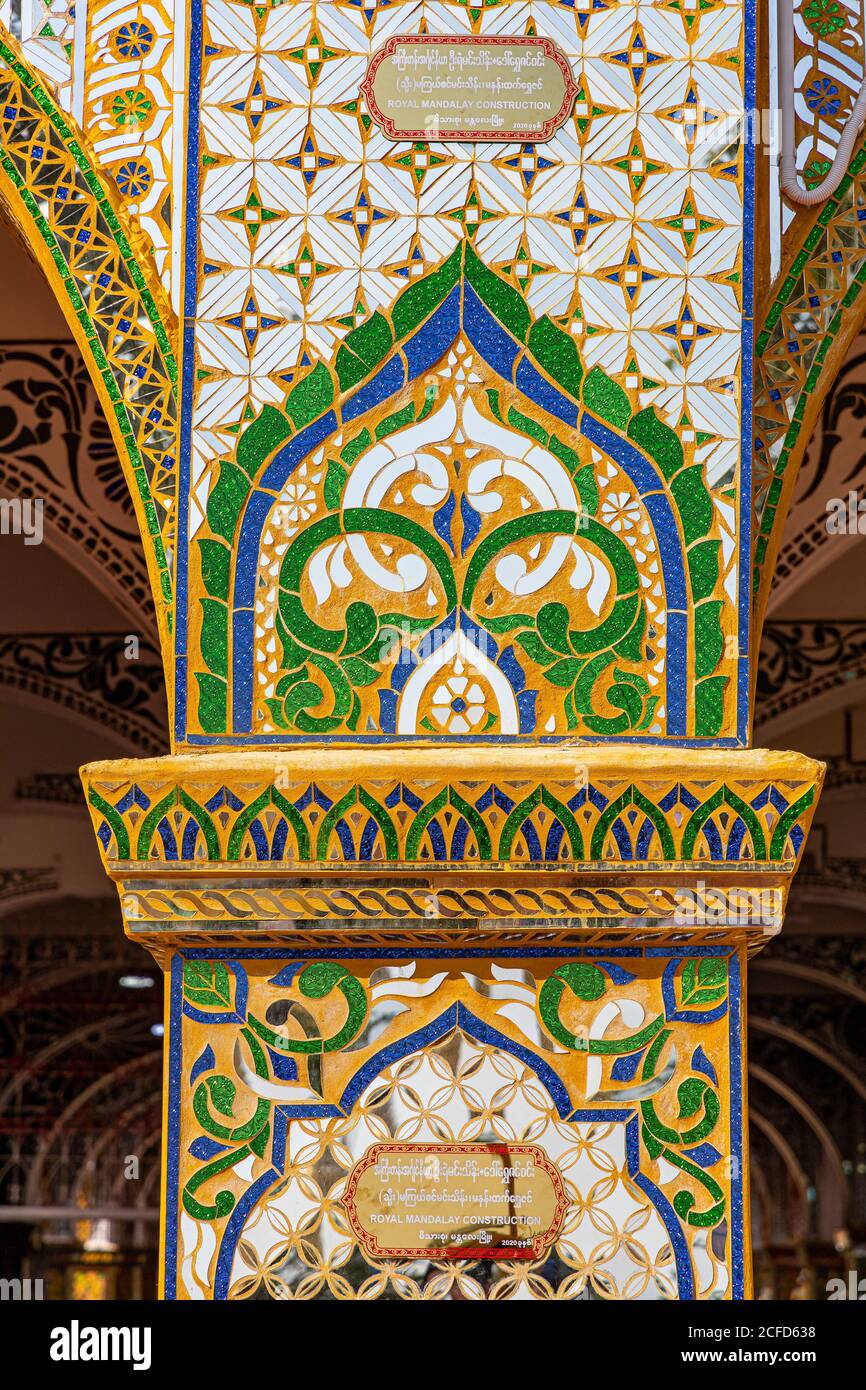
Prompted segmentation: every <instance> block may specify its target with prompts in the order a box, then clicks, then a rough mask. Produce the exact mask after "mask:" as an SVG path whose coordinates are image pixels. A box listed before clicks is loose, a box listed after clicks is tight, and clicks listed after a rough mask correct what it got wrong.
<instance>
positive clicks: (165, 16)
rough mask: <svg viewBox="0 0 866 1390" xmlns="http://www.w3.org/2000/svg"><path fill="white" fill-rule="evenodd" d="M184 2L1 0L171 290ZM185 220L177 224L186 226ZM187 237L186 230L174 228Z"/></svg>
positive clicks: (14, 32) (24, 48) (1, 17)
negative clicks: (178, 58) (179, 54)
mask: <svg viewBox="0 0 866 1390" xmlns="http://www.w3.org/2000/svg"><path fill="white" fill-rule="evenodd" d="M184 19H185V6H184V5H182V4H179V3H174V0H142V3H138V0H89V3H84V4H81V3H79V4H74V3H71V0H0V23H2V24H4V25H5V26H6V28H7V29H8V30H9V33H10V35H11V37H12V38H13V39H14V40H16V41H17V43H18V47H19V51H20V53H21V54H22V56H23V57H24V59H25V61H26V62H27V63H28V64H29V65H30V66H31V68H32V69H33V71H34V72H35V73H37V74H38V76H39V78H40V79H41V80H44V81H46V82H47V84H48V86H49V88H50V89H51V91H52V95H53V98H54V100H55V101H56V103H57V105H58V107H59V109H60V110H61V111H63V112H64V113H65V114H66V115H68V116H71V117H72V118H73V120H74V121H75V122H76V123H77V124H78V126H79V127H80V128H81V130H82V131H83V133H84V135H85V137H86V139H87V142H88V145H89V147H90V149H91V151H92V153H93V156H94V159H95V162H96V164H97V166H98V167H99V169H100V173H101V176H102V177H103V178H104V179H107V180H108V181H110V183H111V184H112V186H113V187H115V188H116V189H117V192H118V194H119V197H120V200H121V202H122V203H123V205H124V212H125V215H126V216H127V218H128V220H129V222H130V224H131V226H133V227H134V228H135V231H136V233H137V235H138V237H139V238H140V240H141V242H142V244H143V245H144V246H146V248H147V251H148V252H149V253H150V254H151V255H152V257H153V263H154V266H155V268H156V272H157V274H158V275H159V277H160V278H161V280H162V283H163V285H164V287H165V289H166V291H167V292H168V293H169V295H170V294H171V292H172V289H173V288H174V285H173V280H174V278H175V277H174V275H173V270H174V267H173V265H172V209H171V201H172V166H173V144H174V142H175V140H176V139H179V138H180V136H181V135H182V119H181V120H179V122H178V124H177V126H176V127H175V126H174V122H173V117H174V116H175V115H178V116H180V115H181V113H182V108H183V81H184V77H183V67H182V65H181V66H180V67H176V65H175V55H174V47H175V42H176V40H179V41H180V42H179V49H180V51H181V52H182V49H183V43H182V40H183V26H184ZM178 230H179V229H178ZM175 241H179V238H175Z"/></svg>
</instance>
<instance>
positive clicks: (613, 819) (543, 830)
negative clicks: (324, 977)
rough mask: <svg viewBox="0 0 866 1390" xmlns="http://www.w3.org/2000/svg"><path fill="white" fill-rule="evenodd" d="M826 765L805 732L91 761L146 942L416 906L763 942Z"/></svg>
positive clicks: (499, 918) (445, 915)
mask: <svg viewBox="0 0 866 1390" xmlns="http://www.w3.org/2000/svg"><path fill="white" fill-rule="evenodd" d="M823 774H824V768H823V765H822V764H820V763H816V762H813V761H812V760H811V759H809V758H806V757H803V756H801V755H800V754H796V753H778V752H764V751H760V750H747V751H742V752H740V751H737V752H733V751H730V750H718V751H716V750H701V751H695V750H691V751H690V752H688V753H684V752H683V751H682V750H676V749H661V748H658V749H647V748H644V749H635V748H628V749H619V748H612V747H609V746H607V747H603V748H602V747H586V746H583V745H580V746H563V745H558V746H556V747H537V748H534V749H532V750H529V749H526V750H524V749H514V748H508V749H503V748H499V747H496V746H481V747H479V746H473V747H471V748H466V749H458V748H454V747H425V748H415V749H402V748H401V749H400V751H399V753H395V750H394V749H390V748H379V749H364V750H358V749H349V748H344V749H334V748H332V749H329V750H323V749H320V748H317V749H293V750H288V751H282V752H278V753H259V752H251V751H243V752H235V751H226V752H219V753H210V754H202V755H193V756H184V757H166V758H157V759H152V760H148V761H122V762H102V763H91V764H89V765H88V766H87V767H85V768H83V769H82V781H83V784H84V789H85V795H86V798H87V802H88V807H89V810H90V815H91V818H92V820H93V825H94V830H95V831H96V835H97V839H98V841H99V845H100V851H101V854H102V859H103V863H104V865H105V869H106V872H107V873H108V875H109V876H110V877H111V878H112V879H113V880H114V881H115V882H116V883H117V885H118V889H119V891H120V896H121V904H122V907H123V913H124V919H125V923H126V927H127V931H128V932H129V934H130V935H132V936H134V937H136V938H137V939H139V940H143V941H144V942H145V943H146V944H148V945H150V946H151V948H152V949H155V948H157V947H158V946H162V945H167V944H170V942H171V939H172V938H175V939H177V938H179V937H183V938H184V939H186V940H188V939H189V938H190V937H195V938H196V940H197V941H203V940H204V941H207V942H208V943H210V942H214V943H221V944H230V943H232V942H234V941H238V940H244V941H246V942H249V940H250V937H251V936H254V937H255V939H256V941H257V942H262V941H263V940H267V939H268V938H269V937H274V938H275V939H278V940H279V941H280V943H281V944H286V942H287V938H291V937H293V936H303V937H304V938H305V939H306V940H307V941H309V939H310V934H311V933H312V934H313V936H314V937H315V939H316V941H317V942H318V941H321V942H322V944H323V945H325V944H326V943H327V942H329V941H330V940H331V939H332V938H333V939H334V940H335V941H337V942H339V941H340V940H342V941H343V942H345V940H346V935H347V933H350V934H351V936H352V939H353V941H355V942H356V943H357V940H358V936H359V934H361V936H362V938H363V940H364V941H368V940H369V943H370V944H371V945H375V944H378V943H379V942H382V941H384V940H387V939H388V937H389V935H390V936H393V935H394V933H395V930H396V929H398V928H399V932H400V939H401V942H402V941H405V940H406V937H407V929H408V928H409V927H410V926H411V930H410V935H411V936H412V937H413V938H418V941H419V943H420V942H421V941H426V942H428V943H429V942H430V941H431V940H434V939H435V940H436V941H440V940H441V939H442V937H443V935H447V936H448V937H449V938H450V937H452V936H453V935H454V934H459V935H461V936H462V937H463V938H464V939H465V937H466V932H467V930H468V929H471V930H472V932H473V938H474V937H475V936H476V935H477V934H478V933H481V935H482V937H483V938H484V939H485V940H486V939H488V938H490V937H495V939H496V940H497V941H499V942H500V943H502V942H503V941H504V940H509V941H510V940H516V939H517V937H518V936H519V934H520V933H521V931H522V932H524V933H526V932H531V935H532V938H533V940H534V941H535V942H536V943H537V942H538V940H539V934H540V933H541V934H542V935H544V936H545V938H546V936H547V935H548V934H549V936H550V940H551V944H555V941H557V940H559V939H561V937H562V936H563V933H567V932H569V931H570V932H574V931H575V930H579V931H580V932H581V936H582V937H583V936H585V935H586V933H587V931H588V930H589V931H592V932H593V933H594V934H595V935H597V936H598V935H599V934H600V939H604V940H605V941H612V940H613V939H614V938H617V939H620V940H621V939H622V937H623V934H624V933H627V934H628V935H629V937H630V938H631V937H634V936H635V935H636V934H640V935H641V936H642V937H643V938H645V937H646V935H647V933H648V932H649V933H650V934H651V935H652V937H653V939H654V940H656V939H657V940H658V942H659V944H662V943H663V941H664V938H665V936H667V937H670V936H671V935H672V934H673V935H674V936H675V935H676V933H677V932H679V933H680V939H682V932H683V930H684V929H686V931H687V932H688V934H689V935H692V934H693V929H694V928H699V929H700V933H701V935H702V936H704V935H706V934H708V933H712V934H713V937H716V936H719V935H722V936H726V937H729V936H730V935H731V934H732V932H735V933H737V934H740V935H746V936H747V937H748V938H749V939H750V941H752V942H753V944H756V945H757V944H760V942H761V941H763V940H765V939H766V938H767V937H768V936H771V935H774V934H775V932H777V931H778V930H779V928H780V927H781V922H782V917H783V915H784V905H785V900H786V898H787V893H788V888H789V886H790V883H791V880H792V878H793V875H794V873H795V871H796V868H797V864H798V862H799V859H800V854H801V851H802V847H803V844H804V843H805V839H806V836H807V834H808V830H809V825H810V823H811V820H812V815H813V812H814V808H815V804H816V802H817V798H818V795H819V794H820V790H821V784H822V780H823ZM325 869H327V874H325V873H323V872H322V871H323V870H325ZM659 933H661V935H659Z"/></svg>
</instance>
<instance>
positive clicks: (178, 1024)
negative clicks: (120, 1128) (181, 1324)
mask: <svg viewBox="0 0 866 1390" xmlns="http://www.w3.org/2000/svg"><path fill="white" fill-rule="evenodd" d="M168 984H169V990H170V994H169V1013H168V1078H167V1081H168V1117H167V1122H168V1134H167V1136H166V1141H167V1142H166V1165H165V1167H166V1171H165V1176H164V1178H163V1181H164V1183H165V1296H166V1298H176V1297H177V1237H178V1199H179V1197H180V1191H179V1189H180V1083H181V1077H182V1075H183V1012H182V1011H183V957H182V955H181V953H180V952H176V953H175V955H173V956H172V960H171V974H170V977H169V982H168Z"/></svg>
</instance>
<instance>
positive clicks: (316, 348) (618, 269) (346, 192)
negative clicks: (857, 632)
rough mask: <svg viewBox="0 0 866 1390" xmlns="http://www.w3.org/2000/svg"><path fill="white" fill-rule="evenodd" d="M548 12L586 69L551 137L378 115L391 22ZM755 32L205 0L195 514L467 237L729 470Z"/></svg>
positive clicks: (484, 14) (609, 14)
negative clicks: (367, 96) (310, 381)
mask: <svg viewBox="0 0 866 1390" xmlns="http://www.w3.org/2000/svg"><path fill="white" fill-rule="evenodd" d="M533 29H534V31H535V32H536V33H538V34H539V35H546V36H548V37H550V38H552V39H553V40H554V41H555V42H556V43H557V44H558V45H559V46H560V48H561V49H562V50H563V52H564V53H565V54H566V55H567V57H568V59H569V62H570V63H571V66H572V70H573V72H574V74H575V79H576V80H577V81H578V84H579V87H580V92H579V95H578V99H577V102H576V105H575V110H574V113H573V115H572V117H571V118H570V119H569V121H568V122H566V124H565V125H564V126H563V127H562V128H561V130H560V131H559V132H558V133H557V134H556V135H555V136H554V137H553V139H551V140H550V141H548V142H546V143H545V144H543V145H537V146H532V145H526V146H520V145H501V146H490V145H485V146H481V145H477V146H473V145H459V144H448V143H441V144H435V143H434V144H431V145H430V146H429V147H426V146H425V147H423V148H417V149H415V148H413V146H412V145H411V144H410V143H408V142H402V143H396V142H392V141H390V140H388V139H386V138H385V136H383V135H382V134H381V132H380V131H379V130H378V129H377V128H376V127H375V126H374V125H372V123H371V122H370V121H369V117H368V116H367V115H366V111H365V109H364V107H363V103H362V101H361V100H360V99H359V88H360V84H361V81H362V79H363V77H364V74H365V72H366V68H367V64H368V61H369V58H370V55H371V54H372V53H374V52H375V51H376V50H377V49H378V48H380V47H381V46H382V44H383V43H384V42H385V41H386V40H387V39H388V38H389V37H391V36H392V35H395V34H410V33H418V32H424V31H426V32H429V33H435V34H449V33H454V34H466V33H473V32H475V33H481V34H483V35H495V34H501V35H508V34H524V33H527V32H532V31H533ZM742 37H743V36H742V11H741V6H740V4H739V3H738V0H734V3H727V0H719V3H716V4H713V5H712V6H711V7H709V8H708V9H706V10H701V11H700V13H699V14H691V13H690V11H689V7H688V6H685V7H683V6H682V5H681V4H679V3H662V4H658V3H656V4H650V3H647V2H646V0H642V2H641V3H634V2H633V0H632V2H630V3H615V0H614V2H612V3H610V4H607V5H605V6H604V7H597V6H595V5H590V4H587V5H586V6H582V5H580V4H572V3H568V4H566V3H505V4H501V5H495V6H491V7H488V8H485V9H483V10H479V11H473V10H470V9H469V7H468V6H467V5H465V4H462V3H418V2H417V0H394V3H390V4H387V5H373V4H370V5H362V4H360V3H356V2H355V0H328V3H322V2H321V0H319V3H313V2H312V0H311V2H310V3H289V4H283V5H280V6H278V7H276V8H274V9H272V10H268V11H265V12H263V13H262V14H259V13H258V12H257V11H256V10H254V9H252V8H251V7H248V6H246V5H241V4H235V3H226V0H207V3H206V5H205V16H204V39H205V60H204V70H203V78H202V96H201V102H202V150H203V167H204V173H203V178H202V181H201V202H200V248H201V251H200V255H201V260H202V266H201V269H200V274H201V282H200V287H199V309H198V325H197V366H198V368H199V369H200V374H201V375H200V380H199V385H198V388H197V400H196V404H195V421H194V423H195V429H194V455H195V457H194V464H193V476H192V485H193V494H194V495H193V505H192V507H191V523H190V524H191V533H192V534H194V533H195V530H196V527H197V524H198V523H199V521H200V519H201V516H202V514H203V509H204V506H205V504H206V500H207V494H208V491H209V488H210V486H211V484H212V475H213V470H212V465H213V464H214V462H215V461H216V460H217V459H218V458H219V457H221V456H224V455H225V454H226V453H227V452H228V451H229V450H230V449H231V448H232V447H233V443H234V440H235V437H236V431H237V427H238V424H239V422H240V421H241V420H242V419H243V418H244V415H245V414H248V413H249V411H250V410H252V411H257V410H258V409H260V408H261V406H262V405H263V404H264V403H265V402H267V401H272V402H274V403H279V402H280V401H281V400H282V399H283V397H284V395H285V392H286V389H287V386H288V384H289V383H290V382H291V380H292V379H293V376H294V375H295V374H296V373H297V372H298V371H299V370H304V368H305V366H306V364H307V363H308V362H310V361H313V360H315V359H317V358H320V357H321V358H325V359H326V360H330V359H331V358H332V357H333V354H334V352H335V349H336V345H337V343H338V341H339V339H340V338H341V337H342V336H343V335H344V334H345V333H346V332H348V331H349V329H350V328H352V327H353V326H354V325H355V323H356V322H358V321H359V320H360V319H361V318H364V317H366V316H367V315H368V314H369V313H371V312H373V311H374V310H375V309H377V308H381V307H385V306H387V305H388V304H390V303H391V302H392V301H393V299H394V298H395V297H396V295H397V294H398V293H399V291H400V289H401V288H403V287H404V286H405V284H406V283H407V281H408V280H409V279H410V278H411V277H412V276H413V275H415V274H418V273H420V272H421V271H422V270H427V269H429V268H431V267H432V266H434V265H435V264H436V263H438V262H439V261H440V260H442V259H443V258H444V257H445V256H446V255H447V254H448V252H449V251H450V250H451V249H452V248H453V246H454V245H455V243H456V242H457V241H458V240H459V239H460V238H461V237H462V236H463V235H464V234H467V233H470V234H471V235H472V236H473V241H474V245H475V247H476V249H477V250H478V252H479V253H480V254H481V256H482V257H483V259H484V260H485V261H486V262H488V263H489V264H492V265H494V266H495V267H496V268H497V269H498V270H500V271H501V272H503V273H505V274H507V275H508V276H509V278H511V279H512V280H513V281H514V282H515V283H518V284H520V285H521V286H522V288H523V289H524V292H525V294H526V297H527V300H528V302H529V304H530V306H531V308H532V310H533V313H534V314H535V315H536V316H541V315H542V314H545V313H546V314H549V315H551V316H552V317H556V318H559V319H560V320H561V321H567V322H568V323H569V324H570V327H571V329H572V331H573V332H574V333H575V335H577V336H578V337H579V338H580V345H581V352H582V354H583V356H584V359H585V361H586V363H587V365H588V366H589V367H591V366H594V365H596V364H598V365H600V366H602V367H603V368H604V369H605V371H606V372H608V374H610V375H611V376H614V377H616V378H618V379H620V380H621V381H622V383H623V385H625V386H626V387H630V388H632V389H638V390H639V391H640V396H641V403H642V404H645V405H649V404H653V405H654V406H655V407H656V409H657V410H658V411H659V413H660V414H661V415H662V416H663V417H664V418H665V419H666V420H667V421H668V422H669V423H670V424H672V425H673V426H674V427H675V428H677V429H678V430H680V431H681V432H682V431H685V432H686V433H687V434H688V435H689V436H690V437H689V439H688V440H687V441H686V442H688V443H692V442H694V443H695V444H696V446H697V452H696V457H697V458H698V459H699V461H700V462H701V463H702V464H703V465H704V467H705V469H706V473H707V478H708V481H709V483H710V485H711V486H714V487H719V486H720V485H722V486H723V485H725V484H727V483H730V482H731V481H732V479H733V477H734V474H735V471H736V467H737V462H738V458H739V447H740V445H739V433H740V426H739V413H740V384H739V369H740V332H741V323H740V318H741V307H740V273H741V263H740V262H741V247H742V217H743V212H742V191H741V189H742V168H741V163H740V158H739V154H738V151H737V149H736V148H733V149H732V148H729V147H728V146H727V145H726V144H725V140H726V139H729V134H730V128H731V127H730V125H729V124H728V119H727V118H728V117H729V116H731V115H733V116H735V115H736V113H737V112H739V111H741V110H742V106H743V97H742V90H741V70H742V61H741V44H742ZM714 126H718V128H719V131H720V132H727V133H728V134H727V136H726V135H725V134H724V133H722V134H720V136H719V138H714V133H713V128H714ZM465 229H466V230H465ZM730 551H731V561H732V563H733V555H734V546H733V544H732V545H731V547H730ZM735 582H736V581H735V577H733V576H731V577H730V584H729V591H730V592H731V593H733V592H734V590H735Z"/></svg>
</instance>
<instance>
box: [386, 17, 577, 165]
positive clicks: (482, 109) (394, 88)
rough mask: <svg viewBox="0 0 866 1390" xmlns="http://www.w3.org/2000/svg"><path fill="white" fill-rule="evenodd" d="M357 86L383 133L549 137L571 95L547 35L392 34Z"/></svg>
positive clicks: (562, 61)
mask: <svg viewBox="0 0 866 1390" xmlns="http://www.w3.org/2000/svg"><path fill="white" fill-rule="evenodd" d="M361 91H362V92H363V94H364V97H365V99H366V102H367V105H368V107H369V109H370V114H371V115H372V117H373V120H374V121H375V122H376V123H377V125H378V126H379V127H380V128H381V129H382V131H383V132H384V134H385V135H387V136H388V138H389V139H390V140H440V141H448V140H452V141H472V140H504V141H508V140H510V141H514V140H520V141H525V140H532V141H538V140H549V139H550V137H551V135H553V134H554V133H555V132H556V131H557V130H558V129H559V127H560V126H561V125H562V123H563V121H565V120H566V119H567V117H568V114H569V112H570V111H571V108H572V106H573V105H574V99H575V97H576V96H577V87H576V85H575V82H574V78H573V76H572V73H571V68H570V67H569V65H568V60H567V58H566V57H565V55H564V54H563V53H562V51H561V50H560V49H559V48H558V47H557V46H556V44H555V43H553V42H552V40H551V39H544V38H541V39H540V38H531V37H521V38H507V37H504V36H497V37H495V38H475V37H473V36H471V35H468V34H461V35H456V36H451V37H448V38H441V37H438V36H435V35H432V34H409V35H406V34H403V35H400V34H397V35H394V37H393V38H390V39H389V40H388V42H387V43H386V44H385V46H384V47H383V48H380V49H379V51H378V52H377V53H375V54H374V55H373V57H372V58H371V60H370V66H369V68H368V69H367V75H366V77H365V78H364V81H363V83H362V85H361Z"/></svg>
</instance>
